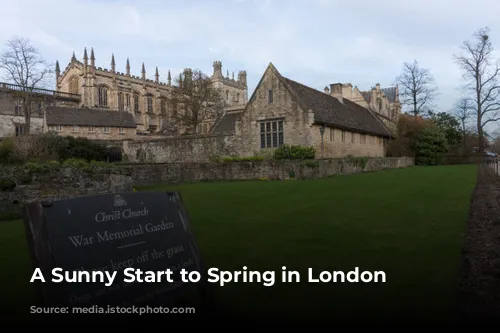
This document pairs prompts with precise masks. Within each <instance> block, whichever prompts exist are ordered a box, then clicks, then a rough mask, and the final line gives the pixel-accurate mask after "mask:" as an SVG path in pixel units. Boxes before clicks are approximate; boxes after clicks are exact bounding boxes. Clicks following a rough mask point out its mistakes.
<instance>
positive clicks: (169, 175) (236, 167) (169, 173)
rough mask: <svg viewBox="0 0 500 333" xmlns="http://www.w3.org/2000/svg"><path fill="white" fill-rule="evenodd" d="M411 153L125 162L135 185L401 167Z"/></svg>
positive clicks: (310, 176)
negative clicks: (391, 155) (369, 156)
mask: <svg viewBox="0 0 500 333" xmlns="http://www.w3.org/2000/svg"><path fill="white" fill-rule="evenodd" d="M414 164H415V163H414V159H413V158H411V157H387V158H350V159H349V158H345V159H324V160H311V161H309V160H308V161H293V160H269V161H252V162H247V161H245V162H227V163H188V164H183V163H169V164H144V165H129V166H125V168H126V169H128V170H129V173H130V174H131V175H132V179H133V182H134V184H135V185H136V186H147V185H152V184H158V183H172V184H175V183H183V182H197V181H208V180H210V181H213V180H254V179H269V180H287V179H292V178H293V179H313V178H324V177H328V176H333V175H338V174H352V173H358V172H363V171H379V170H384V169H395V168H405V167H408V166H412V165H414Z"/></svg>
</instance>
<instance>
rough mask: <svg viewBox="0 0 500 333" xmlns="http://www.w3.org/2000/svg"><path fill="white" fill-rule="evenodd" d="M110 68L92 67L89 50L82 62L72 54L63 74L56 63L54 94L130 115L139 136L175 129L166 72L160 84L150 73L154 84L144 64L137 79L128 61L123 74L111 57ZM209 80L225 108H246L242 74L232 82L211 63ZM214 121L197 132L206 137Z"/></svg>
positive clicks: (219, 66) (209, 119) (219, 65)
mask: <svg viewBox="0 0 500 333" xmlns="http://www.w3.org/2000/svg"><path fill="white" fill-rule="evenodd" d="M110 64H111V68H110V69H106V68H101V67H96V58H95V55H94V50H93V49H91V51H90V57H89V56H88V54H87V49H86V48H85V50H84V54H83V62H82V61H79V60H77V59H76V57H75V55H74V54H73V57H72V58H71V61H70V63H69V64H68V65H67V66H66V68H65V69H64V71H63V72H61V71H60V70H59V63H57V66H56V76H57V91H58V92H67V93H72V94H78V95H80V96H81V103H80V105H79V107H80V108H89V109H92V108H99V109H103V110H109V111H112V112H128V113H130V114H132V115H133V117H134V119H135V122H136V125H137V131H138V133H139V134H150V133H165V132H167V131H168V129H169V128H172V127H176V126H175V125H176V124H173V122H176V121H177V120H176V119H175V118H174V117H173V112H175V110H171V107H169V103H168V101H169V98H170V97H171V96H172V91H173V89H176V88H177V87H176V85H175V84H173V83H172V77H171V73H170V71H168V74H167V80H166V82H163V81H160V74H159V72H158V67H157V68H156V71H155V73H154V80H151V79H148V78H147V76H146V69H145V65H144V63H143V64H142V68H141V76H136V75H132V74H131V68H130V62H129V60H128V59H127V60H126V66H125V73H123V72H119V71H118V70H117V67H116V62H115V57H114V55H111V62H110ZM185 73H186V71H185ZM211 79H212V81H213V84H214V86H215V87H216V88H217V89H219V90H220V93H221V95H222V97H223V98H224V107H225V108H234V107H238V106H240V108H241V107H242V106H244V105H245V104H246V102H247V91H248V90H247V78H246V72H245V71H240V72H239V73H238V78H237V79H235V78H234V73H233V76H232V78H229V72H228V73H227V76H226V77H224V76H223V75H222V63H221V62H220V61H215V62H214V63H213V74H212V76H211ZM181 82H182V78H181ZM214 112H215V111H214ZM215 118H216V114H215V113H214V114H213V116H212V117H207V118H206V119H205V120H204V121H203V122H202V123H200V124H199V125H198V126H199V127H198V129H199V130H200V131H199V132H200V133H208V132H209V131H210V130H211V128H212V126H213V122H214V120H215ZM176 128H177V127H176ZM185 130H186V129H185V128H184V129H182V128H180V129H178V130H175V134H173V135H179V134H182V133H183V132H185Z"/></svg>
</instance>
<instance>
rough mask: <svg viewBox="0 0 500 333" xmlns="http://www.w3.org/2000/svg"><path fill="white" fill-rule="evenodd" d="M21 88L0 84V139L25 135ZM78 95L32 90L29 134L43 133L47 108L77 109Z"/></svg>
mask: <svg viewBox="0 0 500 333" xmlns="http://www.w3.org/2000/svg"><path fill="white" fill-rule="evenodd" d="M22 90H23V89H22V87H21V86H18V85H15V84H10V83H0V138H1V137H9V136H20V135H23V134H25V133H26V122H25V120H26V117H25V115H24V108H23V98H22V96H23V94H25V93H24V92H23V91H22ZM79 103H80V95H75V94H69V93H64V92H57V91H54V90H47V89H34V90H33V92H32V93H31V117H30V133H32V134H40V133H43V132H44V121H43V119H44V114H45V110H46V109H47V108H48V107H54V106H63V107H77V106H78V105H79Z"/></svg>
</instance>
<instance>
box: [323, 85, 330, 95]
mask: <svg viewBox="0 0 500 333" xmlns="http://www.w3.org/2000/svg"><path fill="white" fill-rule="evenodd" d="M323 91H324V92H325V94H327V95H330V89H328V87H326V86H325V89H324V90H323Z"/></svg>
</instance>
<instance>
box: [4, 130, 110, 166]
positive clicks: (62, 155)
mask: <svg viewBox="0 0 500 333" xmlns="http://www.w3.org/2000/svg"><path fill="white" fill-rule="evenodd" d="M110 154H111V150H109V149H108V148H106V147H104V146H103V145H101V144H99V143H96V142H93V141H91V140H89V139H87V138H74V137H71V136H60V135H57V134H53V133H47V134H42V135H29V136H22V137H16V138H8V139H4V140H3V141H2V142H0V163H2V164H7V163H9V164H12V163H17V162H21V163H23V162H27V161H31V162H48V161H54V160H57V161H59V162H62V161H65V160H67V159H70V158H77V159H84V160H86V161H87V162H90V161H107V159H108V156H109V155H110Z"/></svg>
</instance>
